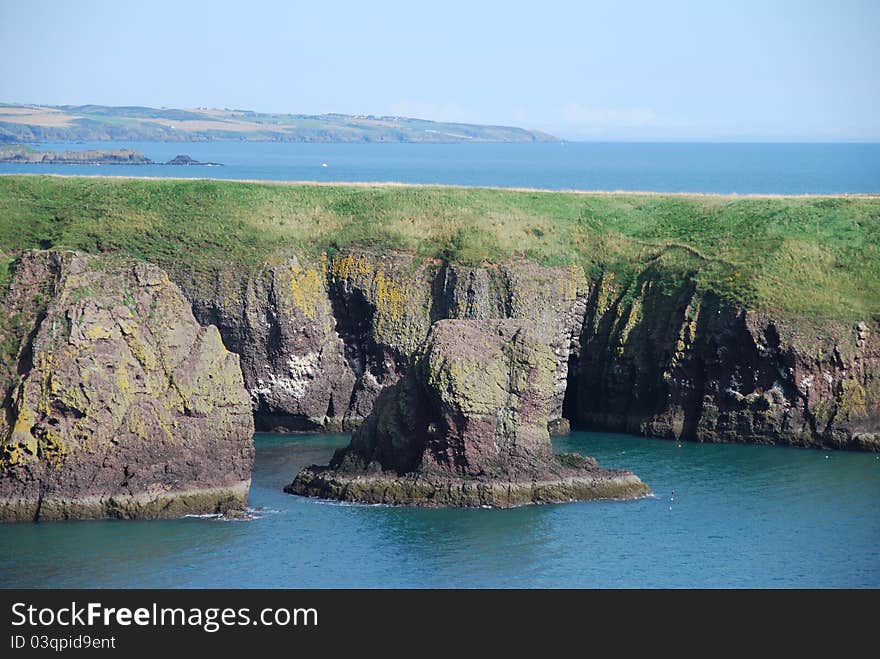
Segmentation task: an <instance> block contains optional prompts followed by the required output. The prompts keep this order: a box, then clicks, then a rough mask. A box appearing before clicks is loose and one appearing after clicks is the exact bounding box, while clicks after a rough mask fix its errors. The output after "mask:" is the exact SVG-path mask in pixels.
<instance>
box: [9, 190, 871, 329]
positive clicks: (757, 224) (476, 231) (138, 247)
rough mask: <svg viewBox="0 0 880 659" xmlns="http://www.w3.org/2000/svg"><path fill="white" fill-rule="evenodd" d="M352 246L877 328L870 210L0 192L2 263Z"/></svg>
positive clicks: (189, 263)
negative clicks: (663, 289) (20, 257)
mask: <svg viewBox="0 0 880 659" xmlns="http://www.w3.org/2000/svg"><path fill="white" fill-rule="evenodd" d="M351 246H363V247H370V248H378V249H389V248H393V249H400V250H407V251H412V252H415V253H416V254H417V255H418V256H419V257H420V258H444V259H447V260H450V261H456V262H462V263H468V264H478V263H482V262H489V263H494V262H501V261H505V260H509V259H512V258H513V259H516V258H522V259H529V260H534V261H537V262H540V263H543V264H573V265H577V266H582V267H583V268H584V269H585V271H586V272H587V274H588V275H598V274H599V273H600V272H603V271H604V272H613V273H614V276H615V280H616V281H617V282H618V283H619V284H623V285H625V284H626V282H627V281H629V280H634V279H635V278H636V277H637V276H638V275H639V274H640V273H641V272H643V271H644V270H645V269H646V268H652V269H653V270H654V272H655V276H658V277H659V279H660V280H661V281H663V282H667V283H668V284H669V285H671V286H675V285H677V284H678V283H680V282H682V281H684V280H685V279H688V278H692V279H693V280H695V281H696V283H697V286H698V288H699V289H702V290H705V291H712V292H715V293H717V294H719V295H720V296H722V297H723V298H727V299H731V300H734V301H739V302H742V303H744V304H745V305H747V306H749V307H753V308H761V309H767V310H772V311H775V312H777V313H782V314H785V315H810V316H817V317H821V318H829V319H837V320H855V319H865V318H868V317H874V316H878V315H880V197H774V198H759V197H726V196H712V195H694V196H687V195H661V194H627V193H620V194H598V193H597V194H588V193H563V192H538V191H520V190H498V189H478V188H454V187H435V186H402V185H400V186H398V185H342V184H340V185H295V184H274V183H248V182H233V181H206V180H187V181H182V180H167V179H166V180H156V179H151V180H143V179H102V178H61V177H48V176H47V177H38V176H3V177H0V249H2V250H3V251H4V252H7V256H6V257H5V262H6V263H4V264H3V265H4V267H3V268H2V277H6V276H7V275H6V270H7V268H6V267H5V266H6V264H8V262H9V260H10V258H9V255H8V252H11V251H14V250H20V249H26V248H39V247H42V248H48V247H61V248H70V249H77V250H82V251H85V252H92V253H95V252H103V253H116V254H120V255H131V256H134V257H136V258H140V259H145V260H149V261H153V262H156V263H158V264H160V265H162V266H165V267H169V268H172V269H175V268H181V267H183V268H191V269H196V270H198V269H201V268H203V267H205V266H208V265H212V266H213V265H216V264H217V263H224V262H225V263H230V264H241V265H257V264H260V263H263V262H265V261H266V260H267V259H269V258H270V257H271V256H273V255H277V254H279V253H294V254H300V255H303V256H315V255H317V254H319V253H320V252H323V251H328V252H333V251H335V250H338V249H341V248H345V247H351Z"/></svg>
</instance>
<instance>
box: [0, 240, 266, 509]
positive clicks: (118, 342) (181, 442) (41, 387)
mask: <svg viewBox="0 0 880 659" xmlns="http://www.w3.org/2000/svg"><path fill="white" fill-rule="evenodd" d="M36 291H41V293H39V295H40V297H41V299H42V300H43V301H44V302H43V304H42V305H41V306H40V307H39V308H38V309H37V310H36V312H30V313H29V312H28V311H27V309H26V305H27V302H28V300H31V301H32V300H33V299H34V297H35V296H36V295H38V293H37V292H36ZM5 303H6V304H5V308H6V315H5V317H4V319H3V322H2V328H0V332H2V333H3V339H4V343H6V344H7V345H15V346H16V348H15V349H14V350H10V351H9V352H7V353H6V354H5V355H4V357H3V359H4V361H3V370H4V371H5V373H6V374H7V377H8V379H7V383H8V385H7V387H6V388H5V390H4V392H3V393H4V410H5V415H4V416H3V418H2V419H0V520H22V519H31V520H33V519H44V520H45V519H67V518H81V517H163V516H174V515H179V514H182V513H184V512H186V513H190V512H191V513H206V512H217V511H220V512H222V511H225V510H229V509H241V508H243V507H244V506H245V504H246V501H247V493H248V488H249V484H250V470H251V466H252V463H253V441H252V435H253V421H252V417H251V413H250V404H249V401H248V397H247V393H246V392H245V390H244V386H243V383H242V376H241V370H240V368H239V362H238V357H237V356H236V355H235V354H233V353H230V352H228V351H227V350H226V348H225V347H224V345H223V342H222V340H221V337H220V334H219V332H218V331H217V328H216V327H213V326H208V327H201V326H199V324H198V323H197V322H196V321H195V319H194V318H193V316H192V312H191V310H190V306H189V304H188V303H187V301H186V299H185V298H184V297H183V295H182V294H181V293H180V290H179V289H178V288H177V286H176V285H174V284H173V283H171V282H170V281H169V279H168V277H167V275H166V274H165V273H164V272H163V271H161V270H160V269H158V268H156V267H154V266H150V265H147V264H144V263H135V262H132V261H124V260H116V259H108V258H101V257H86V256H82V255H79V254H75V253H71V252H27V253H25V254H24V255H22V257H21V258H20V260H19V262H18V265H17V268H16V271H15V273H14V276H13V281H12V284H11V287H10V290H9V291H8V292H7V294H6V299H5ZM13 316H17V317H18V318H19V320H18V321H17V322H16V323H11V322H10V318H11V317H13ZM22 317H24V318H25V320H24V321H23V320H21V319H22Z"/></svg>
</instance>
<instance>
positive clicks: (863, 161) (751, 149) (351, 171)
mask: <svg viewBox="0 0 880 659" xmlns="http://www.w3.org/2000/svg"><path fill="white" fill-rule="evenodd" d="M38 146H39V148H41V149H48V150H54V151H64V150H67V149H71V150H84V149H109V148H133V149H137V150H138V151H140V152H141V153H143V154H144V155H146V156H148V157H149V158H151V159H153V160H155V161H157V162H160V161H161V162H164V161H167V160H170V159H171V158H173V157H174V156H176V155H178V154H187V155H190V156H192V157H193V158H195V159H197V160H200V161H206V162H207V161H210V162H219V163H223V164H224V165H225V166H224V167H171V166H134V165H103V166H98V165H8V164H0V174H2V173H31V174H33V173H44V174H50V173H51V174H78V175H116V176H159V177H167V176H172V177H194V178H199V177H203V178H226V179H260V180H279V181H323V182H331V181H398V182H404V183H437V184H450V185H468V186H497V187H526V188H543V189H551V190H631V191H632V190H645V191H657V192H715V193H737V194H755V193H761V194H819V193H877V192H880V144H868V143H865V144H737V143H585V142H567V143H548V144H298V143H279V142H176V143H175V142H172V143H163V142H87V143H77V144H72V143H46V144H41V145H38ZM324 165H326V167H325V166H324Z"/></svg>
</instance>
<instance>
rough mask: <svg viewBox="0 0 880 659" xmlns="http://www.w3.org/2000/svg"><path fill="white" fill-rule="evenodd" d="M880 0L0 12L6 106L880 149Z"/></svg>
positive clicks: (3, 1)
mask: <svg viewBox="0 0 880 659" xmlns="http://www.w3.org/2000/svg"><path fill="white" fill-rule="evenodd" d="M878 35H880V0H835V1H834V2H828V1H827V0H817V1H811V0H801V1H799V2H798V1H788V0H737V1H736V2H733V1H730V0H726V1H717V0H695V1H683V0H664V1H662V2H659V1H656V0H620V1H610V0H606V1H604V2H593V1H592V0H581V1H571V2H559V1H557V0H541V1H540V2H538V1H536V0H533V1H531V2H522V3H518V2H516V1H515V0H508V1H506V2H477V1H474V0H470V1H468V2H460V1H459V0H444V1H443V2H436V1H435V2H417V1H416V0H409V1H408V2H384V1H382V0H370V1H364V0H361V1H360V2H346V1H336V2H330V1H326V2H319V1H316V0H312V1H310V2H299V1H297V0H248V1H247V2H242V1H241V0H237V1H235V2H229V1H227V0H211V1H209V2H198V1H197V2H192V1H186V2H184V1H182V0H175V1H173V2H169V1H167V0H110V1H105V0H77V1H76V2H73V1H64V0H54V1H52V0H0V44H2V51H3V56H2V57H0V101H2V102H7V103H34V104H49V105H62V104H86V103H95V104H103V105H145V106H151V107H183V108H190V107H216V108H236V109H249V110H256V111H260V112H281V113H297V114H298V113H305V114H320V113H324V112H340V113H346V114H375V115H401V116H414V117H421V118H426V119H435V120H442V121H463V122H472V123H490V124H503V125H516V126H522V127H524V128H531V129H538V130H544V131H547V132H550V133H552V134H554V135H556V136H558V137H562V138H565V139H570V140H627V141H629V140H635V141H638V140H649V141H658V140H660V141H665V140H669V141H675V140H708V141H829V140H831V141H836V140H847V141H849V140H857V141H862V140H864V141H878V140H880V37H878Z"/></svg>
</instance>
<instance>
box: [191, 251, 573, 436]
mask: <svg viewBox="0 0 880 659" xmlns="http://www.w3.org/2000/svg"><path fill="white" fill-rule="evenodd" d="M175 279H176V281H177V282H178V283H179V284H180V285H181V287H182V288H183V289H184V291H185V293H186V295H187V297H188V298H189V299H190V300H191V301H192V303H193V311H194V313H195V315H196V318H198V319H199V321H200V322H201V323H203V324H209V323H210V324H215V325H217V327H218V328H219V329H220V332H221V334H222V335H223V339H224V342H225V343H226V345H227V346H228V347H229V348H230V350H233V351H234V352H237V353H238V354H239V355H241V363H242V372H243V374H244V380H245V384H246V386H247V388H248V390H249V391H250V393H251V399H252V404H253V409H254V413H255V420H256V425H257V428H258V429H264V430H315V429H319V428H322V429H326V430H353V429H354V428H356V427H358V426H359V425H360V423H361V422H362V421H363V419H364V418H365V417H366V416H367V415H369V413H370V412H371V411H372V409H373V405H374V403H375V401H376V399H377V397H378V396H379V394H380V393H381V392H382V391H383V389H385V388H386V387H388V386H390V385H392V384H394V383H396V382H397V381H398V380H399V379H400V378H401V377H402V375H403V374H404V373H405V372H406V370H407V368H408V367H409V366H410V364H411V363H412V358H413V355H414V354H415V352H416V350H417V349H418V348H419V346H420V345H421V344H422V342H423V341H424V339H425V337H426V336H427V334H428V330H429V328H430V327H431V324H432V323H433V322H435V321H436V320H439V319H444V318H451V319H456V318H460V319H488V318H517V319H526V320H532V321H534V322H535V323H536V327H537V328H538V331H540V332H541V335H542V336H543V337H544V340H545V341H546V342H547V344H548V345H549V346H550V347H551V349H552V351H553V353H554V358H555V360H556V361H555V363H556V366H555V371H554V373H555V375H554V378H555V384H554V403H553V409H552V411H551V423H554V424H555V423H557V422H558V421H559V420H560V419H561V416H562V402H563V398H564V394H565V388H566V381H567V375H568V361H569V357H570V355H571V354H572V353H573V351H574V350H575V348H576V347H577V345H578V343H579V341H580V334H581V325H582V323H583V318H584V309H585V306H586V300H587V292H588V285H587V281H586V278H585V277H584V275H583V272H582V271H581V270H580V269H577V268H544V267H541V266H538V265H536V264H532V263H524V264H520V265H505V266H501V267H498V268H468V267H463V266H454V265H444V264H440V263H434V262H425V261H422V260H417V259H415V258H414V257H413V256H412V255H409V254H402V253H391V254H387V255H378V254H374V253H370V252H347V253H342V254H338V255H336V256H334V257H332V258H325V259H322V260H320V261H319V262H317V263H306V262H303V261H300V260H298V259H295V258H294V259H290V260H288V261H285V262H280V263H275V264H270V265H267V266H266V267H265V268H263V269H261V270H259V271H258V272H256V273H250V272H246V271H242V272H237V271H230V270H226V269H224V268H222V267H218V269H217V270H215V271H214V272H213V273H209V274H208V275H201V276H199V277H198V278H196V277H194V276H193V275H192V274H190V273H188V272H181V273H179V274H177V275H175Z"/></svg>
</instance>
